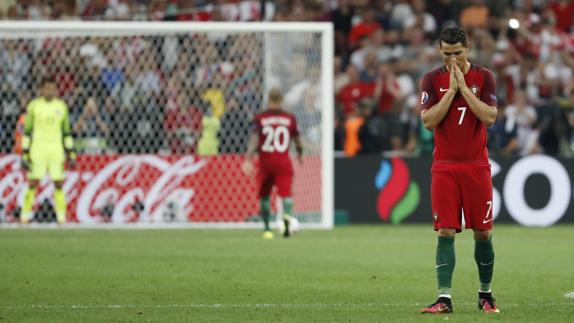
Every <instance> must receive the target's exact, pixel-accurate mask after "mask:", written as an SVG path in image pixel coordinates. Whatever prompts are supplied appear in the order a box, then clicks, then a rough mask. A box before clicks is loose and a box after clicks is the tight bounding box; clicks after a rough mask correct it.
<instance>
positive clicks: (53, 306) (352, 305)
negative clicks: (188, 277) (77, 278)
mask: <svg viewBox="0 0 574 323" xmlns="http://www.w3.org/2000/svg"><path fill="white" fill-rule="evenodd" d="M424 305H425V304H423V303H347V304H345V303H333V304H324V303H311V304H141V305H136V304H91V305H90V304H71V305H57V304H29V305H0V309H2V310H13V311H16V310H31V309H43V310H46V309H65V310H94V309H110V310H113V309H138V308H148V309H163V308H167V309H169V308H200V309H202V308H206V309H225V308H246V309H249V308H296V309H297V308H298V309H305V308H309V309H322V308H324V309H336V308H343V309H345V308H373V307H375V308H376V307H420V306H424ZM530 305H540V304H527V303H524V304H520V303H509V304H503V306H502V307H503V308H509V307H524V306H530ZM571 305H572V302H554V303H544V306H571ZM459 306H476V303H474V302H472V303H459Z"/></svg>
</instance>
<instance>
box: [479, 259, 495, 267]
mask: <svg viewBox="0 0 574 323" xmlns="http://www.w3.org/2000/svg"><path fill="white" fill-rule="evenodd" d="M493 263H494V260H493V261H491V262H489V263H487V264H483V263H482V261H481V262H480V265H481V266H488V265H492V264H493Z"/></svg>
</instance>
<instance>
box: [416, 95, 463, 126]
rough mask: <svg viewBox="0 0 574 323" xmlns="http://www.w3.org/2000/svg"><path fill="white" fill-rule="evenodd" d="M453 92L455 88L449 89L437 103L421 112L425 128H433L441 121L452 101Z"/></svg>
mask: <svg viewBox="0 0 574 323" xmlns="http://www.w3.org/2000/svg"><path fill="white" fill-rule="evenodd" d="M455 94H456V91H455V90H452V89H449V90H448V91H446V93H445V95H444V96H443V97H442V99H440V101H439V102H438V103H437V104H435V105H434V106H433V107H432V108H431V109H428V110H426V111H425V112H424V113H422V114H421V118H422V120H423V124H424V126H425V128H427V129H429V130H433V129H434V128H436V127H437V126H438V125H439V124H440V123H441V122H442V120H443V119H444V117H445V116H446V114H447V113H448V109H449V107H450V105H451V103H452V100H453V99H454V96H455Z"/></svg>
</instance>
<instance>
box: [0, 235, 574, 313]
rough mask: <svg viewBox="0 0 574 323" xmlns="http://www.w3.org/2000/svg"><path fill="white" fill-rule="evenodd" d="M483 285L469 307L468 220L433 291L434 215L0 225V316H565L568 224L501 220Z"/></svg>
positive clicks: (472, 283) (474, 284)
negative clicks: (276, 226)
mask: <svg viewBox="0 0 574 323" xmlns="http://www.w3.org/2000/svg"><path fill="white" fill-rule="evenodd" d="M493 242H494V247H495V252H496V263H495V273H494V281H493V289H494V292H495V296H496V297H497V298H498V304H499V307H500V309H501V311H502V313H500V314H499V315H497V316H496V315H485V314H483V313H479V312H478V311H477V310H476V303H475V302H476V296H477V295H476V292H477V290H478V273H477V271H476V265H475V263H474V259H473V248H474V244H473V242H472V233H471V232H470V231H465V232H463V233H462V234H460V235H458V237H457V241H456V251H457V265H456V269H455V273H454V282H453V300H454V307H455V313H454V314H450V315H448V316H439V317H436V316H424V315H422V314H419V313H418V310H419V309H420V308H422V307H423V306H425V305H426V304H427V303H429V302H432V301H434V299H435V297H436V291H435V286H436V282H435V273H434V253H435V245H436V237H435V233H434V232H433V231H432V229H431V227H430V225H428V226H427V225H425V226H414V225H402V226H388V225H385V226H383V225H381V226H348V227H344V228H337V229H335V230H333V231H303V232H301V233H299V234H298V235H296V236H295V237H294V238H292V239H282V238H277V237H276V238H275V239H274V240H271V241H265V240H263V239H261V232H260V231H257V230H228V231H227V230H183V231H182V230H142V231H125V230H110V231H101V230H86V231H83V230H61V231H60V230H0V259H1V261H2V263H1V265H0V322H30V321H37V322H56V321H57V322H80V321H81V322H131V321H152V322H176V321H177V322H181V321H198V322H206V321H208V322H209V321H228V322H237V321H265V322H271V321H294V322H295V321H297V322H318V321H319V322H322V321H335V322H343V321H344V322H349V321H351V322H380V321H385V322H397V321H401V322H404V321H407V322H409V321H414V322H419V321H433V322H434V321H438V320H440V321H442V320H444V319H445V318H446V317H448V320H449V321H457V322H468V321H491V320H503V321H505V322H506V321H510V322H544V321H548V322H550V321H554V322H566V321H571V320H572V317H574V299H571V298H568V297H565V295H566V294H568V293H571V292H572V291H573V290H574V285H573V284H574V280H573V278H572V277H574V270H573V268H574V252H572V246H573V245H574V226H556V227H551V228H544V229H530V228H523V227H519V226H503V225H497V226H496V227H495V230H494V239H493Z"/></svg>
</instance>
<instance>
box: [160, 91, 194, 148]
mask: <svg viewBox="0 0 574 323" xmlns="http://www.w3.org/2000/svg"><path fill="white" fill-rule="evenodd" d="M195 93H196V92H195V89H191V92H190V94H192V95H193V94H195ZM202 118H203V113H202V112H201V111H200V110H199V109H198V108H197V107H195V106H193V105H192V104H191V102H190V96H188V95H186V94H184V93H176V94H175V96H174V97H172V98H170V99H168V102H167V108H166V112H165V120H164V129H165V133H166V139H167V142H168V146H169V151H170V152H171V153H172V154H177V155H183V154H193V153H195V152H196V151H197V142H198V141H199V138H200V136H201V132H202Z"/></svg>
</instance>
